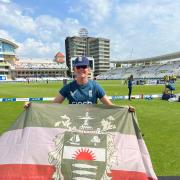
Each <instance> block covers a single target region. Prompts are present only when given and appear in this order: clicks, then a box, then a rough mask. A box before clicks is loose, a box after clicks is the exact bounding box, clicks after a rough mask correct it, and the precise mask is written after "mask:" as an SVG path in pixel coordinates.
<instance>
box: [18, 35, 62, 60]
mask: <svg viewBox="0 0 180 180" xmlns="http://www.w3.org/2000/svg"><path fill="white" fill-rule="evenodd" d="M19 45H20V47H19V48H18V49H17V53H18V54H19V56H20V57H22V58H37V57H39V58H45V57H46V58H50V59H53V57H54V55H55V54H56V53H57V50H58V49H60V45H59V44H58V43H51V44H48V43H47V44H46V43H42V42H40V41H37V40H35V39H31V38H28V39H26V40H25V41H24V42H23V43H22V44H19Z"/></svg>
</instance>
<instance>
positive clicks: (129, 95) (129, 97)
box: [128, 87, 132, 100]
mask: <svg viewBox="0 0 180 180" xmlns="http://www.w3.org/2000/svg"><path fill="white" fill-rule="evenodd" d="M128 89H129V93H128V99H129V100H130V99H131V92H132V87H128Z"/></svg>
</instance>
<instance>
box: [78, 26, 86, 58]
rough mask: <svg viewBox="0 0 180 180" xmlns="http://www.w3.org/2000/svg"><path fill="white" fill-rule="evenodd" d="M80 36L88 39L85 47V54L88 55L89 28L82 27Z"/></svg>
mask: <svg viewBox="0 0 180 180" xmlns="http://www.w3.org/2000/svg"><path fill="white" fill-rule="evenodd" d="M79 37H81V38H84V39H85V41H86V42H85V43H86V44H85V48H84V55H85V56H87V55H88V53H87V51H88V30H87V29H86V28H81V29H80V30H79Z"/></svg>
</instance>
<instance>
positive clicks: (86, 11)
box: [0, 0, 180, 60]
mask: <svg viewBox="0 0 180 180" xmlns="http://www.w3.org/2000/svg"><path fill="white" fill-rule="evenodd" d="M0 2H2V0H0ZM3 2H4V3H0V19H1V24H0V37H2V36H6V37H9V38H11V39H13V40H15V39H16V41H18V44H19V46H20V48H19V50H18V54H19V55H22V56H29V57H32V56H33V57H35V56H37V57H43V56H44V57H53V56H54V53H56V52H57V51H64V40H65V38H66V37H67V36H74V35H78V34H77V33H78V31H79V29H80V28H82V27H85V28H86V29H87V30H88V31H89V36H94V37H104V38H109V39H110V42H111V46H110V47H111V59H122V60H124V59H128V58H132V59H135V58H143V57H152V56H156V55H161V54H165V53H171V52H175V51H179V47H180V42H179V41H178V39H180V30H179V27H180V12H179V9H180V2H179V1H170V0H151V1H149V0H134V1H131V0H126V1H119V0H111V1H109V0H91V1H85V0H77V1H76V3H70V2H71V1H66V2H69V4H68V6H66V7H68V8H69V9H63V8H62V9H60V11H61V13H60V14H63V16H62V17H54V16H53V15H50V14H46V11H45V13H44V14H43V15H42V14H36V13H37V12H36V11H31V8H29V7H21V6H20V5H18V4H14V3H12V2H10V1H9V2H10V3H5V0H3ZM6 2H8V0H6ZM66 5H67V4H66ZM69 5H70V6H69ZM62 7H63V6H62ZM41 8H42V7H41ZM36 48H37V49H36Z"/></svg>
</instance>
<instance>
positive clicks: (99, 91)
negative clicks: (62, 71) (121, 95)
mask: <svg viewBox="0 0 180 180" xmlns="http://www.w3.org/2000/svg"><path fill="white" fill-rule="evenodd" d="M73 68H74V75H75V79H74V80H73V81H72V82H70V83H69V84H67V85H65V86H64V87H63V88H62V89H60V91H59V94H58V95H57V96H56V97H55V99H54V101H53V102H54V103H62V102H63V101H64V100H65V98H67V99H68V101H69V104H96V103H97V101H98V99H100V101H101V102H102V103H103V104H106V105H113V104H112V102H111V101H110V100H109V99H108V97H107V95H106V94H105V92H104V90H103V88H102V87H101V86H100V85H99V84H98V83H97V82H96V81H93V80H90V79H88V75H89V72H90V67H89V60H88V58H87V57H85V56H83V57H77V58H76V59H75V61H74V64H73Z"/></svg>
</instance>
